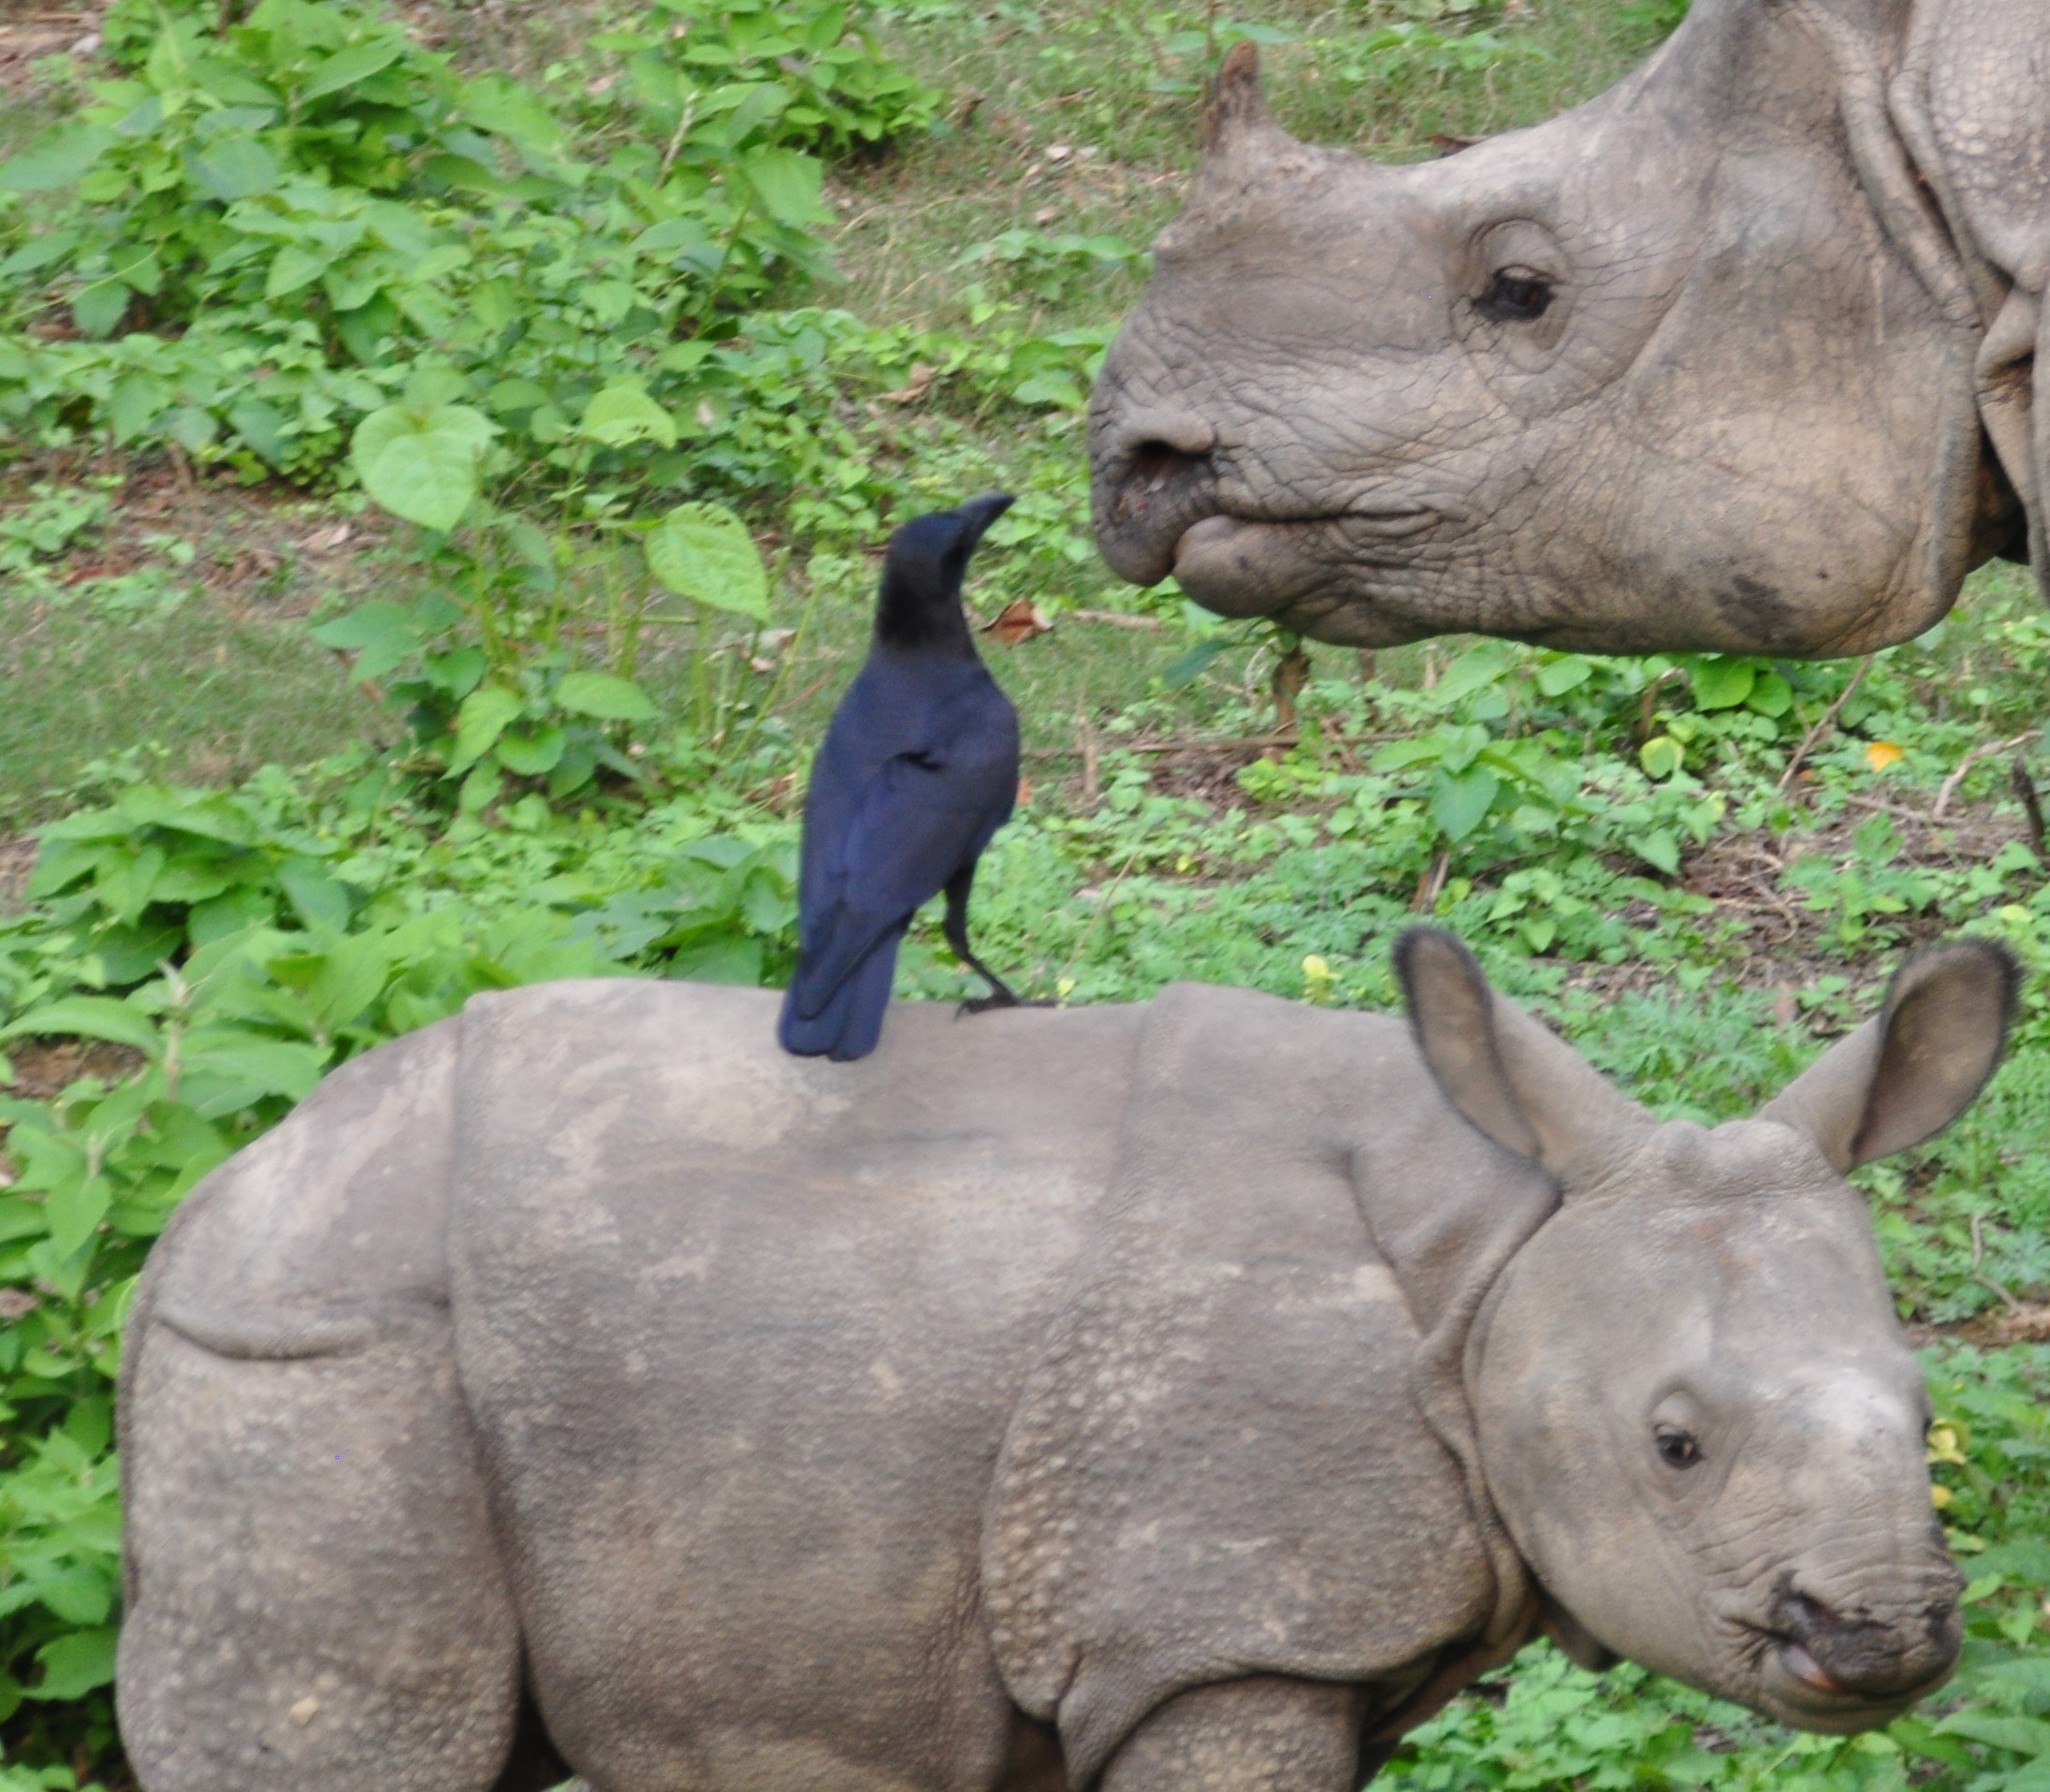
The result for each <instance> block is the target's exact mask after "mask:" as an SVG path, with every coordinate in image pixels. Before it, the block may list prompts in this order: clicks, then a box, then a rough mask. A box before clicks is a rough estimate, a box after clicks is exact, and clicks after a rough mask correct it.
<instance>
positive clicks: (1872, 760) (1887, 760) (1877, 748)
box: [1865, 740, 1907, 772]
mask: <svg viewBox="0 0 2050 1792" xmlns="http://www.w3.org/2000/svg"><path fill="white" fill-rule="evenodd" d="M1906 757H1907V754H1906V753H1905V752H1904V751H1902V750H1901V749H1900V748H1898V747H1897V746H1896V745H1895V744H1894V743H1893V742H1892V741H1890V740H1875V741H1874V742H1872V744H1871V745H1870V746H1869V747H1868V748H1867V749H1866V750H1865V763H1866V764H1867V765H1869V766H1871V768H1872V769H1873V770H1874V771H1876V772H1883V771H1884V770H1885V769H1886V767H1887V766H1889V765H1897V764H1898V763H1899V762H1900V761H1901V760H1903V759H1905V758H1906Z"/></svg>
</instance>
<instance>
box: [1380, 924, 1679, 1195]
mask: <svg viewBox="0 0 2050 1792" xmlns="http://www.w3.org/2000/svg"><path fill="white" fill-rule="evenodd" d="M1395 969H1396V975H1397V976H1398V977H1399V978H1400V979H1401V981H1402V985H1403V998H1404V999H1405V1002H1406V1004H1407V1006H1408V1009H1409V1019H1410V1026H1411V1027H1412V1028H1413V1029H1414V1030H1415V1032H1416V1036H1417V1045H1418V1050H1419V1051H1420V1052H1421V1053H1422V1054H1423V1057H1424V1061H1425V1062H1426V1063H1427V1064H1429V1065H1430V1067H1431V1074H1432V1077H1433V1078H1435V1079H1436V1082H1437V1085H1438V1087H1439V1088H1440V1089H1442V1090H1443V1091H1444V1093H1445V1097H1446V1099H1447V1100H1448V1101H1450V1102H1451V1103H1452V1105H1453V1106H1454V1107H1456V1108H1457V1109H1459V1111H1460V1113H1461V1114H1462V1115H1464V1116H1465V1117H1466V1119H1467V1120H1468V1121H1469V1122H1470V1123H1471V1124H1472V1125H1474V1126H1476V1127H1477V1128H1478V1129H1480V1130H1481V1131H1482V1132H1484V1133H1486V1134H1487V1135H1488V1137H1489V1138H1490V1139H1492V1140H1493V1141H1494V1142H1495V1143H1496V1144H1499V1145H1501V1146H1502V1147H1503V1148H1504V1149H1505V1150H1506V1151H1513V1152H1515V1153H1516V1154H1517V1156H1518V1157H1519V1158H1529V1159H1530V1160H1531V1161H1532V1162H1533V1163H1535V1164H1538V1165H1540V1166H1542V1167H1543V1168H1544V1169H1545V1170H1547V1171H1548V1172H1549V1173H1551V1175H1552V1177H1553V1178H1554V1180H1556V1181H1557V1182H1558V1183H1559V1185H1560V1187H1561V1189H1562V1190H1563V1193H1564V1194H1565V1195H1566V1196H1567V1197H1568V1198H1571V1197H1572V1196H1574V1195H1576V1194H1578V1193H1582V1192H1584V1191H1586V1190H1587V1189H1589V1188H1592V1187H1595V1186H1597V1185H1598V1184H1600V1183H1601V1182H1602V1181H1603V1180H1604V1179H1605V1178H1606V1177H1607V1174H1608V1173H1609V1172H1610V1171H1611V1170H1612V1169H1613V1168H1615V1167H1616V1166H1617V1165H1618V1164H1619V1163H1621V1161H1622V1160H1624V1159H1625V1158H1629V1157H1630V1156H1631V1155H1632V1154H1633V1153H1634V1152H1635V1151H1636V1149H1637V1147H1638V1146H1639V1145H1640V1144H1642V1143H1643V1142H1644V1140H1645V1138H1646V1137H1647V1136H1648V1135H1649V1134H1650V1131H1651V1130H1652V1129H1653V1127H1654V1126H1655V1125H1656V1122H1655V1121H1653V1119H1652V1118H1651V1116H1650V1114H1648V1113H1646V1111H1645V1110H1644V1109H1643V1108H1641V1107H1639V1106H1638V1105H1637V1104H1636V1102H1635V1101H1633V1100H1630V1099H1629V1097H1627V1096H1626V1095H1624V1094H1623V1093H1622V1092H1621V1090H1619V1089H1618V1088H1617V1087H1616V1085H1614V1084H1613V1083H1611V1082H1609V1080H1608V1079H1607V1077H1605V1076H1604V1075H1603V1074H1602V1073H1601V1072H1600V1071H1597V1070H1596V1069H1595V1068H1594V1067H1593V1065H1592V1064H1590V1063H1589V1062H1588V1061H1587V1059H1586V1058H1584V1057H1582V1056H1580V1054H1579V1053H1578V1052H1577V1051H1575V1050H1574V1049H1573V1047H1572V1046H1570V1045H1568V1044H1567V1043H1566V1042H1565V1041H1564V1040H1563V1039H1561V1038H1560V1037H1559V1036H1558V1035H1557V1034H1556V1033H1554V1032H1553V1031H1552V1030H1551V1029H1550V1028H1549V1027H1547V1026H1546V1025H1545V1024H1544V1023H1543V1022H1542V1021H1540V1020H1536V1019H1534V1018H1533V1017H1532V1016H1531V1015H1529V1014H1526V1013H1524V1012H1523V1011H1522V1010H1521V1009H1520V1008H1519V1007H1518V1006H1517V1005H1516V1004H1515V1003H1514V1002H1512V1001H1507V1000H1505V999H1504V998H1502V997H1501V996H1498V995H1497V994H1496V993H1495V992H1494V991H1493V990H1492V989H1491V988H1490V987H1489V984H1488V979H1487V977H1486V976H1485V975H1484V974H1483V973H1482V971H1481V968H1480V965H1479V963H1478V962H1477V961H1476V959H1475V957H1474V954H1472V953H1471V952H1469V951H1468V950H1467V949H1466V947H1465V945H1464V944H1463V943H1461V940H1458V939H1457V938H1456V937H1455V936H1453V935H1452V934H1449V933H1447V932H1445V931H1443V930H1442V929H1441V928H1437V927H1412V928H1410V930H1409V931H1408V932H1407V933H1405V934H1403V937H1402V939H1401V940H1398V941H1397V942H1396V946H1395Z"/></svg>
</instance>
